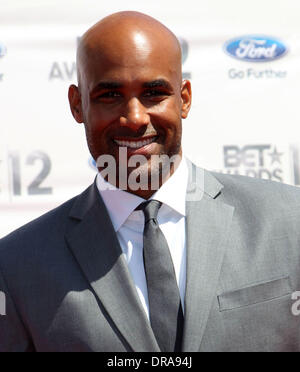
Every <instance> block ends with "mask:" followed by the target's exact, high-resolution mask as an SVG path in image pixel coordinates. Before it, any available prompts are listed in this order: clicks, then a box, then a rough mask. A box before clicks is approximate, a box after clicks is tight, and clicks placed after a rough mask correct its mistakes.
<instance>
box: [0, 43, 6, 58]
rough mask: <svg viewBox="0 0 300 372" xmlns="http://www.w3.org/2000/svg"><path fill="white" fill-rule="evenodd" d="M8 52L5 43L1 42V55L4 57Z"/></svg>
mask: <svg viewBox="0 0 300 372" xmlns="http://www.w3.org/2000/svg"><path fill="white" fill-rule="evenodd" d="M5 54H6V48H5V46H4V45H3V44H1V43H0V57H4V56H5Z"/></svg>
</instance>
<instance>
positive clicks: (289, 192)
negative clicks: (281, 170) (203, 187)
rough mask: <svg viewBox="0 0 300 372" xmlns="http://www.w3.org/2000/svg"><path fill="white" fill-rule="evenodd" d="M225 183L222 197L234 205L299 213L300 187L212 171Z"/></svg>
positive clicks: (249, 208) (250, 208) (252, 208)
mask: <svg viewBox="0 0 300 372" xmlns="http://www.w3.org/2000/svg"><path fill="white" fill-rule="evenodd" d="M212 174H213V176H214V177H215V178H216V179H217V180H218V181H219V182H220V183H221V184H222V185H223V189H222V198H223V199H224V201H226V202H228V203H229V204H231V205H233V206H242V205H243V206H245V207H247V208H248V210H249V211H250V210H253V211H254V210H261V211H263V210H267V211H268V212H270V211H273V212H272V213H274V214H275V213H276V214H277V212H278V213H279V212H283V211H284V212H285V213H287V214H294V215H296V214H299V218H300V188H298V187H296V186H291V185H287V184H283V183H280V182H276V181H270V180H263V179H257V178H252V177H246V176H239V175H228V174H221V173H215V172H212Z"/></svg>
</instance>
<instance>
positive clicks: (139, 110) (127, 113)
mask: <svg viewBox="0 0 300 372" xmlns="http://www.w3.org/2000/svg"><path fill="white" fill-rule="evenodd" d="M149 123H150V117H149V114H148V113H147V109H146V107H145V106H144V105H143V104H142V102H141V101H140V100H139V99H138V98H136V97H134V98H131V99H130V100H128V102H127V104H126V107H125V108H124V112H123V114H122V115H121V117H120V124H121V125H124V126H130V127H141V126H143V125H148V124H149Z"/></svg>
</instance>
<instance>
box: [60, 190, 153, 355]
mask: <svg viewBox="0 0 300 372" xmlns="http://www.w3.org/2000/svg"><path fill="white" fill-rule="evenodd" d="M70 217H71V218H72V219H73V220H74V219H77V220H78V222H77V224H76V226H75V227H74V225H73V227H72V228H70V229H69V232H68V233H67V236H66V238H67V241H68V243H69V246H70V249H71V250H72V252H73V254H74V256H75V258H76V260H77V262H78V264H79V265H80V267H81V269H82V271H83V273H84V275H85V276H86V278H87V280H88V281H89V283H90V285H91V286H92V288H93V289H94V291H95V294H96V296H98V298H99V300H100V301H101V303H102V305H103V306H104V308H105V310H106V311H107V313H108V315H109V316H110V318H111V319H112V320H113V322H114V324H115V326H116V327H117V328H118V330H119V332H120V333H121V334H122V336H123V337H124V338H125V339H126V341H127V342H128V344H129V345H130V346H131V348H132V350H133V351H153V352H156V351H159V347H158V345H157V342H156V340H155V337H154V334H153V332H152V329H151V327H150V324H149V321H148V319H147V316H146V314H145V311H144V309H143V307H142V304H141V302H140V300H139V298H138V294H137V292H136V288H135V286H134V284H133V281H132V279H131V275H130V273H129V270H128V266H127V263H126V261H125V258H124V256H123V255H122V251H121V247H120V245H119V242H118V239H117V236H116V234H115V231H114V229H113V226H112V224H111V221H110V218H109V216H108V213H107V211H106V208H105V205H104V203H103V201H102V200H101V198H100V196H99V194H98V190H97V189H96V186H95V185H93V186H92V187H91V188H90V189H88V190H87V192H85V193H84V194H83V195H82V196H80V197H79V198H78V200H77V202H76V203H75V205H74V207H73V209H72V211H71V214H70Z"/></svg>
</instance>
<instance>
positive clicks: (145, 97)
mask: <svg viewBox="0 0 300 372" xmlns="http://www.w3.org/2000/svg"><path fill="white" fill-rule="evenodd" d="M77 63H78V87H76V86H71V87H70V90H69V100H70V107H71V111H72V114H73V116H74V118H75V119H76V121H77V122H79V123H84V126H85V130H86V136H87V141H88V145H89V149H90V152H91V154H92V156H93V158H94V159H95V160H96V161H97V165H98V168H99V174H98V176H97V178H96V181H95V183H94V185H92V186H91V187H89V188H88V189H87V190H86V191H85V192H83V193H82V194H81V195H79V196H77V197H76V198H74V199H72V200H70V201H68V202H67V203H65V204H64V205H62V206H61V207H59V208H57V209H55V210H53V211H51V212H49V213H48V214H46V215H45V216H42V217H41V218H39V219H37V220H36V221H34V222H32V223H30V224H28V225H26V226H24V227H22V228H21V229H19V230H17V231H16V232H14V233H12V234H11V235H9V236H8V237H6V238H4V239H2V240H1V241H0V291H1V292H2V293H4V294H5V298H6V315H5V316H0V351H82V352H83V351H115V352H116V351H154V352H157V351H185V352H186V351H299V350H300V332H299V330H300V318H297V316H295V315H293V311H292V307H293V300H292V293H294V292H296V291H297V290H300V271H299V267H300V265H299V264H300V250H299V238H300V236H299V223H300V208H299V207H300V192H299V190H298V189H297V188H295V187H290V186H286V185H282V184H279V183H272V182H266V181H260V180H255V179H249V178H246V177H239V176H229V175H221V174H212V173H209V172H207V171H204V170H200V169H198V168H196V167H195V166H194V165H192V164H191V163H190V162H189V161H186V160H185V159H184V158H182V148H181V120H182V119H184V118H186V117H187V115H188V112H189V109H190V105H191V86H190V82H188V81H182V78H181V58H180V46H179V44H178V41H177V39H176V38H175V36H174V35H173V34H172V33H171V32H170V31H169V30H168V29H167V28H166V27H164V26H163V25H161V24H160V23H159V22H157V21H156V20H154V19H152V18H150V17H148V16H146V15H143V14H140V13H136V12H121V13H117V14H114V15H111V16H109V17H107V18H105V19H104V20H102V21H100V22H99V23H98V24H96V25H95V26H94V27H93V28H91V29H90V30H89V31H88V32H87V33H86V34H85V35H84V36H83V37H82V39H81V43H80V45H79V48H78V55H77ZM199 125H201V124H199ZM168 159H169V160H170V159H171V160H172V161H169V163H168ZM111 160H114V161H115V167H114V166H113V165H110V166H108V163H110V162H111ZM168 165H169V168H168ZM166 169H168V171H166ZM153 178H155V180H156V182H152V181H153ZM124 180H125V181H124ZM151 184H152V186H153V184H156V186H157V187H151ZM294 313H295V312H294Z"/></svg>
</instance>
